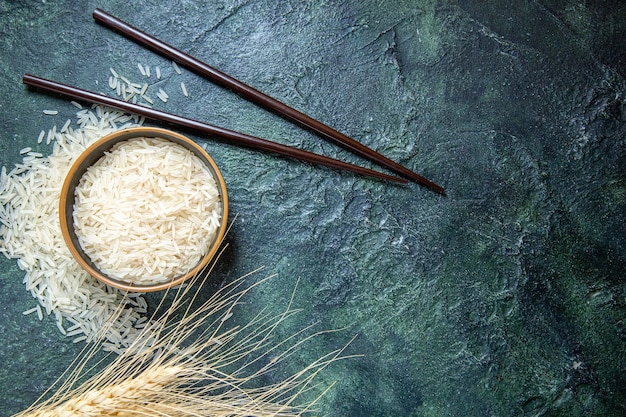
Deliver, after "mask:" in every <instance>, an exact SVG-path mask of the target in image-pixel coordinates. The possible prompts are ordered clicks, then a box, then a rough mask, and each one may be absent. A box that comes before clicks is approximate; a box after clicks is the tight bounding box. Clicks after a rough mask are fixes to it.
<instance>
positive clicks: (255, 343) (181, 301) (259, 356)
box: [16, 274, 346, 417]
mask: <svg viewBox="0 0 626 417" xmlns="http://www.w3.org/2000/svg"><path fill="white" fill-rule="evenodd" d="M203 276H205V278H204V279H206V276H208V274H203ZM247 278H248V277H247V276H244V277H241V278H240V279H238V280H235V281H234V282H232V283H231V284H229V285H227V286H225V287H224V288H223V289H222V290H220V291H219V292H218V293H217V294H215V295H214V296H212V297H210V298H209V299H208V300H206V301H205V302H203V303H202V304H201V305H200V306H199V307H195V306H194V303H195V302H197V298H198V297H199V293H198V291H197V290H196V291H195V292H192V290H191V288H192V287H195V288H197V289H199V288H201V287H202V284H203V283H204V282H196V283H193V285H187V286H184V287H182V288H179V289H178V290H177V292H176V294H175V296H174V300H173V301H172V303H171V304H170V305H169V306H167V305H166V303H165V302H164V301H162V303H161V304H160V306H159V308H158V309H157V311H159V310H164V311H163V313H162V315H160V316H159V317H158V318H157V316H156V313H155V316H154V317H153V319H152V320H151V321H150V322H149V324H148V325H147V326H146V328H145V329H144V330H143V332H142V334H141V335H140V337H138V338H137V339H136V340H135V341H134V343H133V344H132V345H131V346H130V347H129V348H128V349H127V350H125V351H124V352H122V353H121V354H120V355H119V356H117V357H115V358H114V359H113V360H112V361H111V362H110V363H109V364H108V365H107V366H105V367H104V368H103V369H102V370H101V371H100V372H98V373H96V374H95V375H94V376H92V377H90V378H88V379H87V380H86V381H84V382H80V381H81V380H82V379H84V378H85V375H87V374H89V372H90V369H92V368H93V367H97V366H98V365H99V364H98V363H96V364H90V361H91V359H92V357H93V356H94V353H95V352H96V351H97V350H98V349H97V346H92V347H90V348H88V349H86V351H85V353H84V354H83V356H82V357H81V359H80V360H78V361H77V362H76V363H75V364H74V365H73V367H72V372H70V373H69V375H67V376H66V377H65V378H64V379H63V380H62V381H61V382H59V383H58V384H57V386H56V388H55V389H53V390H55V392H54V393H52V395H50V397H49V398H48V399H47V400H40V401H38V402H37V403H36V404H35V405H33V406H31V407H30V408H29V409H27V410H25V411H23V412H22V413H19V414H17V415H16V416H19V417H27V416H28V417H31V416H32V417H70V416H72V417H74V416H117V417H122V416H172V417H175V416H176V417H177V416H215V417H220V416H232V417H235V416H242V417H243V416H258V417H266V416H281V417H289V416H300V415H302V414H303V413H305V412H307V411H310V410H311V409H312V407H313V405H314V404H315V403H316V402H317V400H318V399H319V398H320V397H321V395H323V394H324V393H325V392H326V391H327V390H328V389H329V388H330V387H327V388H325V389H321V388H320V387H319V386H317V385H316V384H315V383H314V381H313V380H314V378H315V377H316V376H317V375H318V373H319V372H320V371H321V370H323V369H324V368H325V367H326V366H327V365H328V364H330V363H332V362H334V361H336V360H337V359H339V358H340V357H346V356H341V355H343V350H344V348H342V349H338V350H336V351H333V352H330V353H328V354H327V355H325V356H323V357H321V358H319V359H318V360H316V361H315V362H313V363H311V364H309V365H308V366H306V367H304V368H303V369H302V370H300V371H298V372H296V373H294V374H293V375H290V376H288V377H286V378H285V379H284V380H282V381H281V382H278V383H275V384H271V385H266V386H261V387H259V386H258V382H259V381H260V379H261V377H262V376H264V375H266V374H267V373H268V372H270V371H271V370H272V369H274V368H275V366H276V365H277V364H279V363H281V362H283V361H286V360H288V359H289V357H290V356H291V355H293V354H294V353H295V352H296V351H297V350H299V349H302V348H303V345H304V343H306V342H307V341H308V340H310V339H311V338H314V337H316V336H318V335H319V334H321V333H326V332H312V326H310V327H308V328H305V329H302V330H301V331H299V332H298V333H296V334H294V335H292V336H290V337H287V338H285V339H282V340H275V339H276V338H275V337H274V336H275V333H276V329H277V328H278V326H279V325H280V324H281V323H283V322H284V321H285V320H287V319H288V318H290V317H291V316H292V315H294V314H296V313H297V312H298V310H296V309H294V308H292V302H293V295H292V298H291V300H290V301H289V303H288V305H287V307H286V308H285V310H284V311H282V312H281V313H279V314H271V313H269V312H267V311H261V312H259V313H258V314H257V315H256V316H254V317H253V318H252V319H251V320H250V321H249V322H247V323H245V324H243V325H233V326H230V327H229V326H228V323H229V320H228V319H229V318H230V317H231V316H232V314H233V309H234V308H235V307H236V306H237V305H238V304H239V303H240V302H241V299H242V297H244V295H246V294H247V293H248V292H249V291H250V290H251V289H252V288H254V287H256V286H258V285H260V284H262V283H263V282H265V281H266V280H267V279H269V278H271V277H267V278H265V279H262V280H259V281H257V282H255V283H252V284H251V285H247V286H246V285H244V283H247ZM294 292H295V289H294ZM165 298H166V297H165V296H164V300H165ZM175 316H180V318H179V319H177V320H174V317H175ZM331 386H332V384H331ZM53 390H51V391H50V393H51V392H52V391H53ZM320 390H321V394H315V392H316V391H320ZM303 398H307V399H303Z"/></svg>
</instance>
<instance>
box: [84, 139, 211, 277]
mask: <svg viewBox="0 0 626 417" xmlns="http://www.w3.org/2000/svg"><path fill="white" fill-rule="evenodd" d="M75 198H76V200H75V204H74V211H73V220H74V229H75V232H76V235H77V237H78V241H79V243H80V245H81V248H82V249H83V251H84V252H85V254H86V255H87V256H89V258H90V259H91V261H92V262H93V263H94V265H95V266H96V267H97V268H98V269H99V270H100V271H101V272H102V273H104V274H105V275H107V276H109V277H111V278H114V279H117V280H120V281H124V282H128V283H130V284H133V285H153V284H159V283H163V282H167V281H171V280H173V279H174V278H176V277H178V276H180V275H183V274H185V273H187V272H188V271H190V270H191V269H193V268H194V267H195V266H196V265H198V263H199V262H200V261H201V259H202V257H203V256H204V255H205V254H206V253H207V251H208V250H209V249H210V246H211V244H212V243H213V242H214V239H215V237H216V235H217V233H218V230H219V228H220V222H221V218H222V204H221V199H220V195H219V190H218V186H217V184H216V180H215V178H214V176H213V174H212V173H211V171H210V170H209V169H208V168H207V166H206V165H205V164H204V162H203V161H202V160H201V159H200V158H199V157H198V156H197V155H195V154H194V153H193V152H191V151H190V150H188V149H186V148H185V147H183V146H182V145H179V144H177V143H174V142H171V141H169V140H167V139H162V138H143V137H142V138H132V139H129V140H126V141H123V142H120V143H118V144H116V145H115V146H114V147H113V148H111V150H110V151H108V152H106V153H105V155H104V156H103V157H102V158H100V159H99V160H98V161H97V162H96V163H94V164H93V165H92V166H90V167H89V168H88V169H87V171H86V172H85V174H83V176H82V178H81V179H80V181H79V184H78V186H77V187H76V191H75Z"/></svg>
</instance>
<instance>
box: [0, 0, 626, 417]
mask: <svg viewBox="0 0 626 417" xmlns="http://www.w3.org/2000/svg"><path fill="white" fill-rule="evenodd" d="M96 7H101V8H103V9H105V10H106V11H108V12H110V13H112V14H114V15H116V16H118V17H120V18H121V19H123V20H126V21H128V22H129V23H132V24H134V25H136V26H138V27H141V28H144V29H145V30H147V31H149V32H150V33H152V34H154V35H156V36H158V37H160V38H161V39H163V40H165V41H167V42H169V43H172V44H174V45H176V46H178V47H180V48H181V49H183V50H186V51H189V52H190V53H191V54H193V55H195V56H197V57H199V58H201V59H203V60H205V61H206V62H208V63H209V64H211V65H213V66H215V67H217V68H219V69H221V70H223V71H225V72H227V73H229V74H231V75H233V76H235V77H237V78H239V79H240V80H242V81H244V82H247V83H248V84H250V85H252V86H254V87H256V88H258V89H260V90H262V91H264V92H266V93H269V94H270V95H273V96H274V97H276V98H278V99H281V100H283V101H284V102H286V103H287V104H290V105H292V106H294V107H296V108H298V109H300V110H302V111H304V112H306V113H308V114H309V115H311V116H313V117H315V118H318V119H320V120H321V121H323V122H326V123H328V124H329V125H331V126H332V127H334V128H336V129H338V130H340V131H342V132H344V133H346V134H348V135H351V136H352V137H354V138H355V139H357V140H359V141H362V142H363V143H365V144H366V145H368V146H370V147H372V148H374V149H376V150H378V151H380V152H382V153H384V154H385V155H386V156H388V157H390V158H392V159H394V160H396V161H398V162H400V163H402V164H404V165H406V166H407V167H409V168H412V169H414V170H416V171H417V172H420V173H421V174H423V175H424V176H426V177H427V178H429V179H431V180H433V181H435V182H437V183H439V184H441V185H443V186H444V187H445V188H446V189H447V192H448V196H447V197H442V196H439V195H437V194H435V193H432V192H429V191H428V190H426V189H424V188H421V187H419V186H417V185H414V184H412V185H409V186H396V185H390V184H386V183H382V182H378V181H374V180H370V179H367V178H362V177H358V176H355V175H352V174H347V173H340V172H337V171H333V170H330V169H326V168H319V167H315V166H312V165H309V164H304V163H300V162H297V161H293V160H288V159H284V158H279V157H276V156H272V155H266V154H260V153H257V152H254V151H251V150H244V149H239V148H236V147H234V146H231V145H227V144H223V143H220V142H219V141H215V140H210V141H209V142H208V148H209V151H210V153H211V154H212V155H213V157H214V159H215V160H216V162H217V164H218V165H219V166H220V168H221V169H222V171H223V174H224V177H225V180H226V183H227V185H228V188H229V191H230V197H231V212H232V213H236V214H238V218H237V220H236V221H235V223H234V226H233V229H232V232H231V234H230V235H229V242H230V247H229V249H228V251H227V253H226V256H225V258H224V260H223V263H222V265H221V266H220V268H219V271H218V274H217V275H218V276H217V277H216V279H225V280H229V279H233V278H235V277H237V276H239V275H242V274H244V273H246V272H249V271H251V270H253V269H255V268H257V267H259V266H263V265H264V266H266V269H265V272H264V273H261V275H260V276H259V278H260V277H261V276H264V274H266V273H274V272H276V273H277V274H278V276H277V277H276V278H274V279H273V280H271V281H270V282H269V283H267V284H265V285H264V286H263V287H261V288H260V289H259V290H257V291H255V292H254V293H253V294H252V295H251V297H249V299H248V300H247V301H248V304H247V305H246V306H245V308H244V309H243V311H242V313H241V314H240V315H239V316H237V320H241V321H242V322H245V320H246V319H249V318H250V317H251V314H252V312H254V311H255V310H256V309H258V308H261V307H263V306H266V305H270V306H272V307H273V308H275V309H276V310H279V309H280V308H282V307H284V306H285V304H286V302H287V301H288V298H289V295H290V294H291V291H292V289H293V286H294V285H295V282H296V279H298V278H299V279H300V283H299V287H298V292H297V296H296V300H295V305H296V306H297V307H301V308H303V310H304V311H303V313H302V314H301V315H299V316H298V317H297V318H296V319H295V320H294V321H293V322H291V323H290V325H289V328H288V329H286V330H285V332H288V331H290V330H296V329H298V328H300V327H302V326H306V325H308V324H310V323H312V322H315V321H320V322H321V323H320V326H321V328H339V327H346V328H347V330H345V331H344V332H343V333H340V334H333V335H332V337H330V336H329V337H323V338H320V339H318V340H317V341H316V342H314V343H313V344H312V345H310V346H309V347H308V348H307V349H305V350H303V351H302V352H300V353H299V354H298V355H296V356H294V358H293V366H294V369H295V367H297V366H301V365H302V364H303V363H305V362H307V361H309V360H311V359H312V358H314V357H316V356H318V355H320V354H322V353H324V352H326V351H328V350H332V349H335V348H337V347H338V346H341V345H342V344H343V343H344V342H346V341H347V340H349V339H350V338H351V337H352V336H353V335H354V334H357V335H358V336H357V338H356V340H355V341H354V342H353V344H352V345H351V347H350V349H349V353H362V354H364V355H365V356H364V357H362V358H358V359H351V360H348V361H344V362H340V363H337V364H335V365H333V366H332V367H331V368H329V369H328V370H327V371H326V372H325V373H324V374H323V375H322V381H324V382H330V381H337V384H336V386H335V387H334V388H333V390H331V391H330V393H329V394H328V395H327V396H326V397H324V398H323V399H322V400H321V402H320V409H321V411H322V412H323V414H325V415H327V416H412V417H417V416H420V417H421V416H424V417H440V416H463V417H470V416H472V417H473V416H477V417H478V416H481V417H482V416H624V415H626V345H625V342H626V340H625V339H626V286H625V283H624V282H625V279H626V226H625V224H624V213H626V175H625V172H626V105H625V104H624V99H625V96H626V80H625V77H626V5H625V4H624V2H620V1H591V2H580V1H573V0H571V1H528V0H524V1H452V0H450V1H371V0H364V1H346V0H344V1H337V2H332V1H329V2H316V1H306V2H274V1H267V0H261V1H237V2H219V1H205V2H192V1H180V2H167V3H166V2H158V1H149V0H140V1H136V2H128V1H108V2H100V3H98V2H94V1H86V2H80V3H77V2H73V1H47V2H46V1H43V2H42V1H38V2H35V1H21V2H13V1H5V0H0V38H1V40H2V42H1V43H0V52H1V59H0V87H1V89H0V91H1V93H0V94H1V100H0V132H1V138H0V159H1V162H2V165H4V166H7V167H8V168H10V167H11V166H12V165H13V164H14V163H15V162H17V161H18V160H19V155H18V151H19V149H21V148H23V147H26V146H33V147H35V145H36V140H37V136H38V134H39V132H40V130H42V129H46V130H47V129H49V128H51V127H52V125H54V124H56V125H57V126H61V125H62V124H63V123H64V122H65V120H66V119H67V118H68V117H71V116H72V115H73V114H74V112H75V110H76V109H75V108H74V107H73V106H72V105H71V104H70V103H69V102H68V101H66V100H63V99H58V98H55V97H51V96H47V95H44V94H41V93H37V92H34V91H32V90H29V89H27V88H25V87H24V86H23V85H22V83H21V77H22V76H23V74H24V73H26V72H30V73H33V74H36V75H40V76H43V77H47V78H51V79H55V80H58V81H62V82H66V83H70V84H74V85H77V86H80V87H83V88H87V89H93V90H98V91H106V88H107V87H105V86H106V83H107V79H108V74H109V72H108V71H109V67H114V68H115V69H117V70H121V71H123V72H125V73H127V74H138V70H137V63H138V62H140V63H143V64H148V65H151V66H156V65H160V66H161V67H162V68H167V69H168V71H170V73H171V66H169V63H168V61H167V60H164V59H162V58H160V57H158V56H156V55H155V54H153V53H151V52H149V51H146V50H144V49H141V48H140V47H138V46H136V45H134V44H133V43H131V42H130V41H128V40H126V39H124V38H122V37H121V36H118V35H115V34H113V33H111V32H110V31H108V30H107V29H105V28H103V27H101V26H99V25H97V24H95V23H94V22H93V19H92V18H91V12H92V11H93V9H94V8H96ZM96 80H97V81H98V85H96ZM179 80H184V81H185V82H186V84H187V87H188V89H189V91H190V98H188V99H185V98H184V97H182V95H180V94H179V95H177V96H173V94H170V95H171V96H173V97H172V99H171V100H170V101H169V102H168V103H167V104H166V105H161V108H163V109H165V110H168V111H173V112H176V113H178V114H181V115H187V116H191V117H193V118H197V119H201V120H205V121H208V122H210V123H214V124H217V125H220V126H223V127H226V128H231V129H235V130H240V131H243V132H246V133H251V134H254V135H258V136H261V137H264V138H267V139H272V140H276V141H280V142H282V143H286V144H289V145H293V146H298V147H302V148H305V149H308V150H311V151H314V152H318V153H323V154H325V155H328V156H332V157H336V158H339V159H343V160H346V161H349V162H353V163H358V164H362V165H365V166H368V167H372V168H377V167H375V166H373V165H371V164H369V163H367V162H364V161H363V160H361V159H359V158H357V157H355V156H353V155H351V154H349V153H348V152H346V151H345V150H343V149H341V148H338V147H336V146H333V145H331V144H329V143H328V142H326V141H324V140H323V139H321V138H319V137H317V136H315V135H313V134H311V133H310V132H307V131H304V130H302V129H300V128H298V127H296V126H294V125H293V124H291V123H288V122H286V121H284V120H282V119H280V118H279V117H277V116H275V115H273V114H271V113H268V112H266V111H264V110H261V109H259V108H258V107H256V106H254V105H252V104H250V103H248V102H246V101H244V100H243V99H241V98H239V97H237V96H235V95H233V94H231V93H229V92H228V91H225V90H223V89H221V88H219V87H216V86H214V85H212V84H211V83H209V82H208V81H205V80H203V79H200V78H199V77H197V76H195V75H193V74H190V73H188V72H187V73H185V74H184V75H183V76H182V78H179ZM172 85H174V84H172ZM47 108H55V109H58V110H59V115H58V116H44V115H43V114H42V110H43V109H47ZM195 138H196V139H198V140H201V138H198V137H195ZM39 149H44V150H45V149H46V148H45V147H42V146H40V147H39ZM21 280H22V272H21V271H19V270H18V268H17V266H16V264H15V261H14V260H7V259H4V258H2V259H1V260H0V300H2V301H3V302H2V304H0V404H2V406H0V414H2V415H10V414H12V413H15V412H18V411H19V410H21V409H23V408H25V407H26V406H27V405H29V404H30V403H31V402H33V401H34V400H35V399H36V398H37V397H38V396H39V395H40V394H41V392H42V391H43V390H44V389H45V388H46V387H47V386H48V385H50V384H51V383H52V382H53V381H54V379H55V378H56V377H57V376H58V375H60V374H61V372H62V371H63V370H64V369H65V368H66V367H67V366H68V365H69V363H70V362H71V359H72V357H73V356H74V355H75V354H77V352H78V351H79V349H80V346H75V345H73V344H72V343H71V341H70V340H66V339H65V338H63V337H62V336H61V335H60V334H59V333H58V331H57V329H56V326H55V324H54V322H53V320H52V319H51V318H46V319H44V320H43V321H41V322H39V321H38V320H37V318H36V317H34V316H33V315H29V316H23V315H22V314H21V312H22V311H24V310H27V309H29V308H32V307H34V306H35V304H34V303H35V301H34V300H33V299H32V298H31V297H30V295H29V294H28V293H27V292H26V291H25V289H24V286H23V284H22V282H21Z"/></svg>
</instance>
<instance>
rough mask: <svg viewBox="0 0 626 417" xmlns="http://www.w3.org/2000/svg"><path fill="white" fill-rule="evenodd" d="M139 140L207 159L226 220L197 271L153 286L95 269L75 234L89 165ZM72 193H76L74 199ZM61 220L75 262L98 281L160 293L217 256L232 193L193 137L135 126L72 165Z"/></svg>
mask: <svg viewBox="0 0 626 417" xmlns="http://www.w3.org/2000/svg"><path fill="white" fill-rule="evenodd" d="M136 137H159V138H163V139H167V140H170V141H172V142H174V143H178V144H180V145H182V146H185V147H186V148H187V149H189V150H190V151H192V152H194V153H195V154H196V155H197V156H199V157H200V159H202V160H203V162H205V163H207V164H208V167H209V169H210V171H212V174H213V175H214V177H215V180H216V183H217V187H218V190H219V191H220V197H221V200H222V201H221V203H222V219H221V223H220V227H219V229H218V231H217V234H216V236H215V238H214V240H213V242H212V244H211V246H210V248H209V250H208V251H207V253H206V254H205V255H204V256H203V257H202V259H201V260H200V262H199V263H198V264H197V265H196V266H195V267H194V268H192V269H190V270H189V271H187V272H186V273H184V274H182V275H179V276H177V277H175V278H174V279H172V280H170V281H166V282H163V283H157V284H151V285H137V284H132V283H129V282H126V281H123V280H118V279H115V278H113V277H109V276H107V275H106V274H104V273H102V272H101V271H100V270H98V268H96V267H95V265H94V264H93V262H91V260H89V261H87V259H88V258H89V257H88V256H87V255H86V254H85V253H84V252H83V251H82V248H80V244H79V243H78V239H77V237H76V234H75V233H74V232H73V225H74V220H73V214H72V213H73V206H74V201H75V196H74V190H75V189H76V185H77V184H78V181H79V180H80V178H81V177H82V176H83V174H84V173H85V172H86V170H87V169H88V167H89V166H91V165H92V164H93V163H94V162H96V161H97V160H99V159H100V158H101V157H102V156H104V152H106V151H108V150H110V149H111V148H112V147H113V146H114V145H115V144H116V143H119V142H123V141H125V140H130V139H132V138H136ZM70 192H71V193H72V195H71V196H70ZM68 202H71V207H68ZM68 210H69V211H68ZM59 221H60V225H61V234H62V235H63V239H64V240H65V244H66V246H67V247H68V249H69V250H70V252H71V254H72V256H73V257H74V259H76V261H77V262H78V263H79V264H80V265H81V267H82V268H83V269H84V270H86V271H87V272H88V273H89V274H90V275H91V276H93V277H94V278H96V279H97V280H98V281H100V282H103V283H105V284H107V285H110V286H111V287H114V288H118V289H121V290H124V291H132V292H154V291H160V290H165V289H168V288H170V287H174V286H177V285H180V284H182V283H183V282H184V281H186V280H187V279H189V278H191V277H193V276H194V275H196V274H198V273H199V272H201V271H202V269H203V268H205V267H206V265H207V264H208V263H209V261H210V260H211V259H212V258H213V257H214V256H215V254H216V253H217V251H218V249H219V247H220V245H221V242H222V240H223V239H224V236H225V234H226V228H227V223H228V191H227V189H226V183H225V182H224V177H223V176H222V173H221V171H220V170H219V168H218V166H217V164H216V163H215V161H214V160H213V158H212V157H211V156H210V155H209V153H208V152H207V151H206V150H204V148H202V147H201V146H200V145H198V144H197V143H196V142H194V141H193V140H191V139H190V138H188V137H186V136H184V135H181V134H180V133H177V132H174V131H172V130H168V129H163V128H158V127H131V128H126V129H122V130H118V131H115V132H112V133H109V134H107V135H104V136H102V137H101V138H99V139H97V140H96V141H95V142H93V143H92V144H90V145H89V146H88V147H87V148H86V149H85V150H84V151H83V152H81V154H80V155H79V156H78V157H77V158H76V160H75V161H74V162H73V163H72V166H71V167H70V169H69V171H68V172H67V174H66V176H65V180H64V181H63V185H62V187H61V195H60V199H59ZM75 239H76V240H75Z"/></svg>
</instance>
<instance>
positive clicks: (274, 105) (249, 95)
mask: <svg viewBox="0 0 626 417" xmlns="http://www.w3.org/2000/svg"><path fill="white" fill-rule="evenodd" d="M93 18H94V19H95V20H96V21H97V22H98V23H100V24H102V25H104V26H106V27H108V28H109V29H112V30H115V31H117V32H119V33H121V34H122V35H124V36H126V37H127V38H129V39H131V40H133V41H135V42H137V43H138V44H140V45H142V46H144V47H147V48H148V49H151V50H153V51H155V52H157V53H159V54H161V55H163V56H165V57H166V58H168V59H171V60H173V61H176V62H177V63H179V64H181V65H183V66H184V67H186V68H188V69H190V70H191V71H193V72H195V73H197V74H198V75H200V76H203V77H205V78H208V79H209V80H211V81H213V82H214V83H216V84H218V85H221V86H223V87H226V88H228V89H230V90H231V91H234V92H235V93H237V94H239V95H241V96H242V97H244V98H245V99H247V100H249V101H251V102H253V103H255V104H257V105H259V106H261V107H264V108H266V109H269V110H271V111H274V112H276V113H278V114H280V115H282V116H283V117H285V118H287V119H289V120H291V121H294V122H296V123H299V124H301V125H304V126H306V127H308V128H309V129H312V130H313V131H315V132H317V133H319V134H320V135H322V136H323V137H325V138H327V139H330V140H333V141H335V142H336V143H338V144H340V145H342V146H344V147H346V148H348V149H350V150H351V151H352V152H354V153H356V154H358V155H360V156H362V157H365V158H368V159H370V160H372V161H374V162H376V163H378V164H379V165H381V166H383V167H386V168H388V169H389V170H391V171H393V172H395V173H397V174H400V175H404V176H405V177H407V178H410V179H412V180H414V181H416V182H418V183H419V184H422V185H424V186H426V187H428V188H430V189H432V190H434V191H436V192H438V193H440V194H445V190H444V189H443V187H441V186H440V185H437V184H435V183H434V182H432V181H430V180H428V179H426V178H424V177H423V176H421V175H419V174H417V173H415V172H413V171H411V170H410V169H408V168H406V167H404V166H402V165H400V164H398V163H397V162H394V161H392V160H391V159H389V158H387V157H385V156H383V155H381V154H380V153H378V152H375V151H373V150H372V149H370V148H368V147H367V146H365V145H363V144H362V143H360V142H358V141H356V140H354V139H352V138H350V137H348V136H346V135H344V134H343V133H340V132H338V131H336V130H334V129H333V128H331V127H329V126H327V125H325V124H323V123H321V122H319V121H317V120H315V119H313V118H311V117H309V116H307V115H306V114H304V113H301V112H299V111H298V110H296V109H294V108H292V107H290V106H288V105H286V104H284V103H282V102H280V101H278V100H276V99H274V98H272V97H270V96H268V95H267V94H265V93H262V92H260V91H258V90H256V89H254V88H253V87H250V86H249V85H247V84H244V83H243V82H241V81H239V80H237V79H235V78H233V77H231V76H230V75H228V74H225V73H223V72H221V71H219V70H217V69H215V68H213V67H211V66H209V65H208V64H206V63H204V62H202V61H200V60H199V59H197V58H194V57H192V56H191V55H189V54H186V53H185V52H182V51H180V50H178V49H176V48H174V47H173V46H171V45H168V44H167V43H165V42H163V41H161V40H159V39H157V38H155V37H154V36H152V35H149V34H147V33H145V32H143V31H142V30H140V29H137V28H136V27H134V26H131V25H130V24H128V23H126V22H124V21H122V20H120V19H118V18H116V17H115V16H112V15H111V14H109V13H107V12H105V11H103V10H101V9H95V10H94V12H93Z"/></svg>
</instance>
